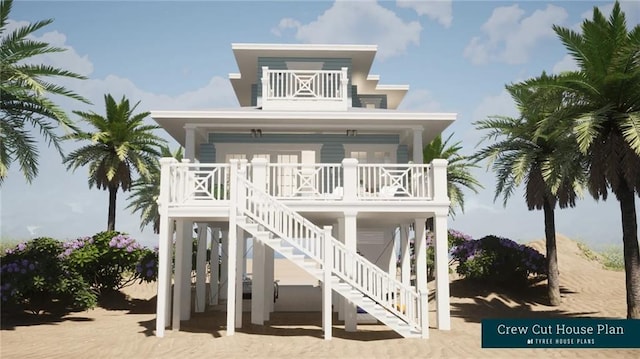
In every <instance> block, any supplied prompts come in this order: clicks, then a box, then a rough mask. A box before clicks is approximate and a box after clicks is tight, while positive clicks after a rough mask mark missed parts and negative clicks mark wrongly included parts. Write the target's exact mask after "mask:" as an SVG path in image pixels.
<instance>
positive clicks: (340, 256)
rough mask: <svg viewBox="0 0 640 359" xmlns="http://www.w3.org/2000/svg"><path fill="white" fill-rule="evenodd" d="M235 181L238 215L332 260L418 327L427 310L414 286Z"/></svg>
mask: <svg viewBox="0 0 640 359" xmlns="http://www.w3.org/2000/svg"><path fill="white" fill-rule="evenodd" d="M237 184H238V190H240V191H242V192H244V193H243V196H242V197H241V200H240V201H238V202H239V203H238V211H239V213H238V214H240V215H245V216H248V217H249V218H251V219H252V220H253V221H255V222H256V223H259V224H261V225H263V226H264V227H266V228H267V229H268V230H270V231H271V232H273V233H275V234H276V235H278V236H279V237H280V238H281V239H283V240H285V241H286V242H287V243H289V244H290V245H291V246H293V247H294V248H295V249H297V250H299V251H301V252H302V253H304V254H305V255H306V256H308V257H310V258H311V259H313V260H314V261H315V262H317V263H319V264H321V265H323V266H325V264H324V263H326V262H325V260H327V261H328V263H333V265H332V267H333V268H332V272H333V273H335V274H336V275H337V276H338V277H339V278H340V279H342V280H343V281H345V282H347V283H349V284H350V285H352V286H354V287H355V288H357V289H359V290H360V291H362V293H363V294H365V295H366V296H368V297H369V298H371V299H372V300H373V301H375V302H377V303H378V304H380V305H381V306H382V307H384V308H385V309H386V310H388V311H389V312H391V313H393V314H394V315H395V316H397V317H399V318H401V319H402V320H404V321H405V322H406V323H408V324H409V325H410V326H412V327H414V328H417V329H418V330H420V329H421V327H422V321H421V315H422V313H423V311H426V310H427V309H426V308H422V301H421V295H420V293H419V292H417V291H416V290H415V289H414V288H413V287H410V286H407V285H405V284H403V283H402V282H400V281H398V280H397V279H395V278H392V277H391V276H390V275H389V274H388V273H386V272H385V271H383V270H382V269H380V268H379V267H377V266H376V265H375V264H373V263H371V262H370V261H368V260H367V259H366V258H364V257H362V256H361V255H359V254H357V253H355V252H353V251H350V250H348V249H347V247H346V246H345V245H344V244H342V243H341V242H339V241H338V240H336V239H335V238H333V237H332V236H328V237H327V235H326V234H325V233H324V231H323V230H322V229H321V228H320V227H318V226H316V225H315V224H313V223H312V222H311V221H309V220H308V219H306V218H304V217H303V216H302V215H300V214H299V213H298V212H295V211H293V210H292V209H290V208H289V207H288V206H286V205H284V204H282V203H281V202H279V201H277V200H275V199H274V198H273V197H271V196H270V195H268V194H267V193H266V192H264V191H262V190H260V189H258V188H256V187H255V186H254V185H253V184H252V183H251V182H249V181H248V180H247V179H246V178H243V177H241V176H238V177H237ZM325 240H330V241H331V246H330V248H331V253H329V255H331V259H332V260H328V257H327V253H324V242H323V241H325ZM425 315H426V314H425ZM425 329H426V328H425Z"/></svg>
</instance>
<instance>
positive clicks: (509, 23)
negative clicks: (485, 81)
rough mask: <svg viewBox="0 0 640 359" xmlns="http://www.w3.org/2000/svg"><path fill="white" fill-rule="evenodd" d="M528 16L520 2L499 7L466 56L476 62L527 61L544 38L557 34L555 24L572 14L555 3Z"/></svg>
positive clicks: (471, 43)
mask: <svg viewBox="0 0 640 359" xmlns="http://www.w3.org/2000/svg"><path fill="white" fill-rule="evenodd" d="M524 15H525V11H524V10H522V9H521V8H520V7H519V6H518V5H517V4H516V5H512V6H502V7H498V8H495V9H494V10H493V13H492V14H491V17H489V19H488V20H487V21H486V22H485V23H484V24H483V25H482V32H483V34H482V35H481V36H475V37H473V38H472V39H471V40H470V42H469V44H468V45H467V46H466V48H465V50H464V56H465V57H466V58H468V59H470V61H471V62H472V63H473V64H476V65H480V64H487V63H489V62H491V61H495V62H504V63H507V64H521V63H525V62H527V61H528V59H529V57H530V55H531V52H532V51H533V49H534V48H535V46H536V45H537V44H538V43H539V42H540V41H541V40H543V39H546V38H551V37H553V36H554V32H553V29H552V25H554V24H562V23H563V22H564V21H565V20H566V19H567V16H568V15H567V12H566V11H565V9H563V8H561V7H557V6H554V5H547V7H546V8H545V9H544V10H536V11H534V12H533V14H531V15H530V16H528V17H524Z"/></svg>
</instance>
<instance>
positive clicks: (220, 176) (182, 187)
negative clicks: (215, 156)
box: [168, 160, 230, 206]
mask: <svg viewBox="0 0 640 359" xmlns="http://www.w3.org/2000/svg"><path fill="white" fill-rule="evenodd" d="M168 166H169V188H168V189H169V203H168V204H169V206H176V205H205V204H211V203H212V201H228V200H229V168H230V166H229V164H225V163H206V164H203V163H190V162H189V161H188V160H183V162H177V161H176V162H173V163H170V164H168Z"/></svg>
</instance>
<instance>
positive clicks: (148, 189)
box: [127, 145, 183, 234]
mask: <svg viewBox="0 0 640 359" xmlns="http://www.w3.org/2000/svg"><path fill="white" fill-rule="evenodd" d="M160 154H161V156H162V157H173V158H175V159H176V160H178V161H180V160H182V157H183V153H182V147H180V148H178V149H177V150H176V151H175V152H173V153H172V152H171V149H169V146H164V145H163V146H161V147H160ZM149 172H150V176H149V177H148V178H144V177H141V178H138V179H137V180H135V181H133V184H132V185H131V192H132V193H131V195H129V197H128V198H127V200H128V201H131V203H129V205H128V206H127V208H132V212H138V211H140V221H141V222H140V230H142V229H143V228H144V227H146V226H147V225H149V224H152V225H153V233H156V234H158V233H160V213H159V212H158V197H160V163H159V162H158V161H156V164H155V165H154V166H153V167H152V168H151V169H150V171H149Z"/></svg>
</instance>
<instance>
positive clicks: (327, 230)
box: [322, 226, 333, 340]
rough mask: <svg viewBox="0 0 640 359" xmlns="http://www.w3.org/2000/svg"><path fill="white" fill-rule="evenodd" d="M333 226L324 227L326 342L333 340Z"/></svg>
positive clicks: (324, 323) (323, 290)
mask: <svg viewBox="0 0 640 359" xmlns="http://www.w3.org/2000/svg"><path fill="white" fill-rule="evenodd" d="M331 230H332V228H331V226H324V228H323V232H324V238H323V242H324V265H323V270H324V275H323V283H322V328H323V330H324V340H331V329H332V328H331V319H332V318H333V311H332V310H331V294H332V290H331V272H332V270H333V251H332V246H331Z"/></svg>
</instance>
